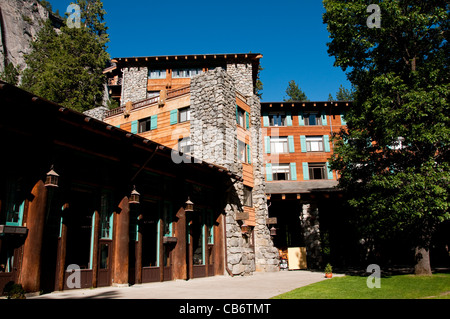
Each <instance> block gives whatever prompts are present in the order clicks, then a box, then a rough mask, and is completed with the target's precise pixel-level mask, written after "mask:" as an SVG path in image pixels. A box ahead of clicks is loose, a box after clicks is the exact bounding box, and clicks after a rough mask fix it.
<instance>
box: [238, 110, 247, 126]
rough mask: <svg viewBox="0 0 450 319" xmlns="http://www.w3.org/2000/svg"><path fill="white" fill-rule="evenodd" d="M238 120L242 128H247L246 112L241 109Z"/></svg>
mask: <svg viewBox="0 0 450 319" xmlns="http://www.w3.org/2000/svg"><path fill="white" fill-rule="evenodd" d="M237 120H238V124H239V125H240V126H242V127H245V111H244V110H243V109H241V108H240V107H238V108H237Z"/></svg>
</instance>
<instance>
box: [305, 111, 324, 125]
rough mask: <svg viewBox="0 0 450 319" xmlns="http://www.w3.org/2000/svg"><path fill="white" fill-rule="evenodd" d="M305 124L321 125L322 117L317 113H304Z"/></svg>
mask: <svg viewBox="0 0 450 319" xmlns="http://www.w3.org/2000/svg"><path fill="white" fill-rule="evenodd" d="M304 117H305V125H322V118H321V117H320V116H319V114H318V113H305V115H304Z"/></svg>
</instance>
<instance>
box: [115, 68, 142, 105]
mask: <svg viewBox="0 0 450 319" xmlns="http://www.w3.org/2000/svg"><path fill="white" fill-rule="evenodd" d="M122 74H123V84H122V99H121V101H122V105H125V104H126V103H127V102H128V101H131V102H137V101H140V100H144V99H146V98H147V79H148V68H147V67H130V68H123V69H122Z"/></svg>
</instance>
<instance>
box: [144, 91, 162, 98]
mask: <svg viewBox="0 0 450 319" xmlns="http://www.w3.org/2000/svg"><path fill="white" fill-rule="evenodd" d="M159 94H160V91H147V99H150V98H152V97H156V96H159Z"/></svg>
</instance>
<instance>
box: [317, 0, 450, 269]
mask: <svg viewBox="0 0 450 319" xmlns="http://www.w3.org/2000/svg"><path fill="white" fill-rule="evenodd" d="M375 2H377V3H378V5H379V8H380V9H381V11H380V12H379V14H380V15H381V16H378V18H380V17H381V25H380V26H381V27H380V28H377V27H375V28H372V27H371V26H373V25H372V24H371V23H367V22H368V20H369V22H370V21H371V19H372V18H374V17H375V18H377V17H376V16H373V15H372V16H370V15H371V13H370V12H369V13H367V5H368V3H367V1H364V0H356V1H338V0H324V2H323V3H324V6H325V9H326V12H325V13H324V16H323V20H324V23H325V24H327V28H328V31H329V33H330V38H331V42H330V43H328V53H329V54H330V55H331V56H334V57H335V66H340V67H341V68H342V69H343V70H344V71H347V76H348V78H349V80H350V81H351V82H352V85H353V86H354V87H355V88H356V91H355V92H354V104H353V107H352V108H351V109H350V110H348V112H347V113H346V115H345V119H346V122H347V129H346V130H341V132H340V133H339V134H338V135H337V136H336V137H335V145H336V148H335V154H334V155H333V158H332V161H331V168H332V169H335V170H337V171H338V172H339V174H340V178H339V186H340V187H341V188H342V189H344V190H346V191H347V192H346V193H347V195H348V198H349V203H350V204H351V205H352V206H353V207H354V208H355V209H356V210H357V212H358V218H357V220H356V222H357V224H358V225H359V226H360V227H359V228H360V230H361V232H362V233H363V234H366V235H368V236H372V237H377V238H386V237H387V236H389V235H391V234H399V233H400V234H403V235H404V236H408V237H409V238H411V244H412V246H413V247H415V273H416V274H431V267H430V259H429V250H430V242H431V238H432V236H433V232H434V230H435V229H436V227H437V226H438V225H439V224H440V223H441V222H443V221H445V220H449V219H450V214H449V196H448V195H449V185H450V165H449V159H450V117H449V116H450V107H449V102H448V101H449V99H448V98H449V93H450V85H449V75H450V72H449V59H450V54H449V43H448V40H449V39H448V36H449V21H450V20H449V4H448V3H447V1H445V0H436V1H420V0H410V1H403V0H392V1H375ZM374 14H375V15H376V14H377V13H376V11H375V13H374ZM369 16H370V17H369ZM347 69H348V70H347Z"/></svg>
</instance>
